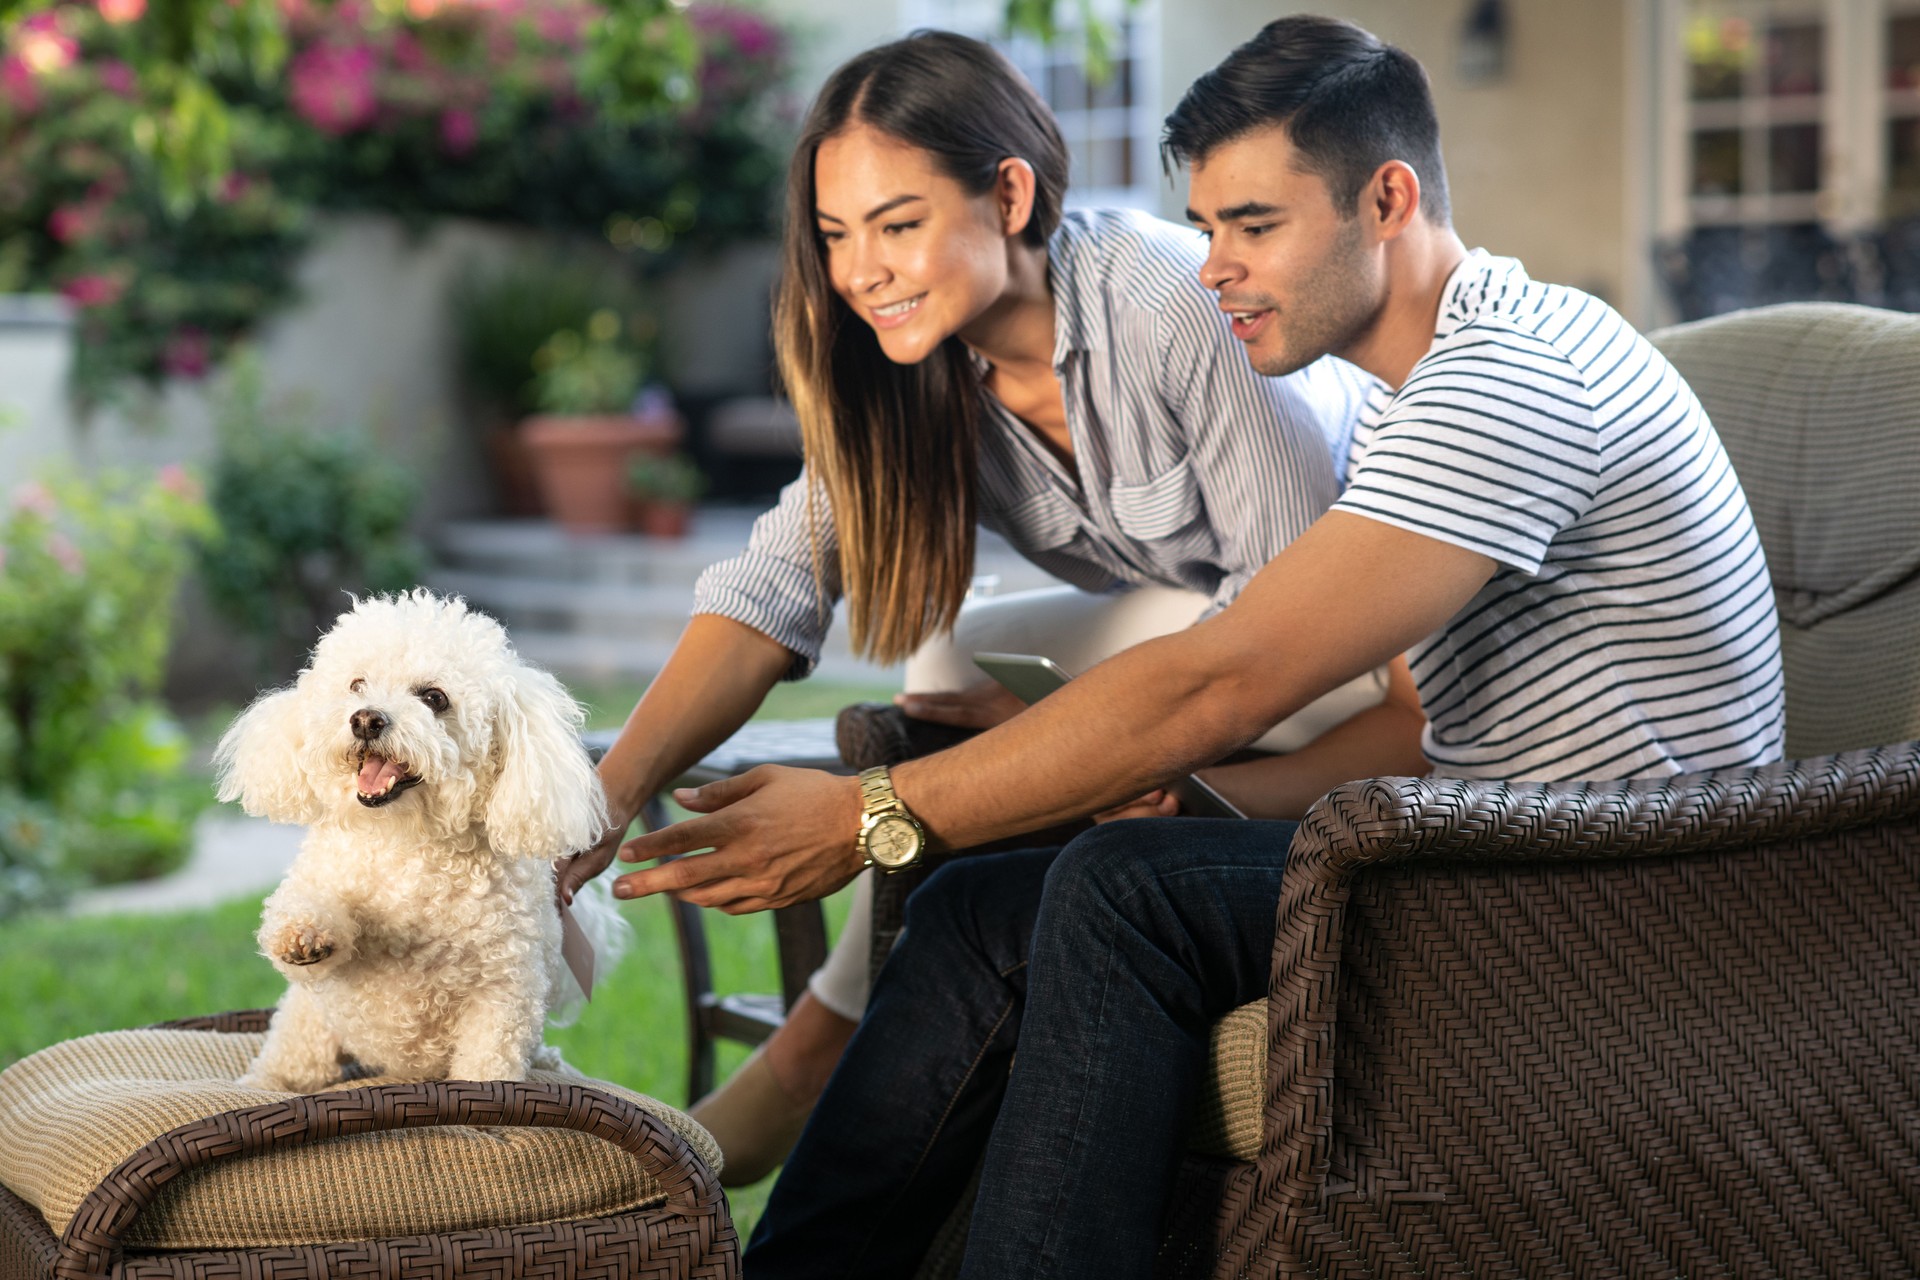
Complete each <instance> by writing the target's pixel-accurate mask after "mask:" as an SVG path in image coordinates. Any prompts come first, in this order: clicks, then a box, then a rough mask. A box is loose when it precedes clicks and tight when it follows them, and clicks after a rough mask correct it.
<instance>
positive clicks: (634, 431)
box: [520, 309, 684, 533]
mask: <svg viewBox="0 0 1920 1280" xmlns="http://www.w3.org/2000/svg"><path fill="white" fill-rule="evenodd" d="M533 365H534V371H535V372H534V380H533V397H534V403H535V405H536V406H538V408H539V410H540V412H539V414H537V415H536V416H534V417H532V418H529V419H528V420H527V421H526V422H525V423H523V424H522V425H521V428H520V434H521V438H522V439H523V440H524V441H525V442H526V445H527V449H528V450H529V451H530V452H531V453H532V454H533V460H534V468H535V472H536V474H537V475H538V476H539V479H540V491H541V494H542V495H543V496H544V497H545V498H546V502H547V509H548V510H549V511H551V512H552V513H553V516H554V518H555V519H556V520H558V521H559V522H560V523H561V525H563V526H564V527H565V528H566V529H567V531H568V532H570V533H612V532H616V531H618V530H621V529H623V528H625V527H626V523H627V466H628V464H629V463H630V462H631V461H632V460H633V459H634V458H636V457H638V456H642V455H646V454H655V455H664V454H668V453H671V452H673V450H674V449H675V447H677V446H678V445H679V443H680V440H681V437H682V435H683V434H684V428H683V427H682V425H681V422H680V417H679V415H678V414H676V413H674V412H673V410H672V408H671V407H669V406H667V405H665V404H663V403H661V402H660V401H659V400H657V399H654V398H648V399H647V400H645V401H643V402H641V405H640V411H639V412H636V409H635V400H636V397H638V395H639V391H640V383H641V380H642V378H643V377H644V376H645V373H646V366H645V362H644V361H643V360H642V358H641V355H640V352H639V351H638V349H636V348H635V347H634V346H633V345H632V344H631V343H629V342H625V341H623V340H622V338H621V325H620V317H619V316H617V315H616V314H614V312H613V311H612V310H610V309H605V310H600V311H596V312H594V313H593V315H592V316H591V317H590V318H589V319H588V321H587V324H586V331H585V333H581V332H578V331H576V330H573V329H562V330H560V331H559V332H558V333H556V334H554V335H553V336H552V337H551V338H549V339H547V341H546V342H545V343H544V344H543V345H542V346H541V348H540V350H539V351H538V352H537V353H535V355H534V358H533Z"/></svg>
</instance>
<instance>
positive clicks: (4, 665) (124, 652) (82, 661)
mask: <svg viewBox="0 0 1920 1280" xmlns="http://www.w3.org/2000/svg"><path fill="white" fill-rule="evenodd" d="M213 529H214V526H213V518H212V515H211V513H210V512H209V510H208V507H207V504H206V501H205V500H204V498H203V497H202V495H201V493H200V488H199V485H198V483H197V482H196V481H195V480H194V479H193V478H192V477H191V476H190V475H188V474H187V473H186V472H184V471H183V470H181V469H180V468H178V467H171V468H165V469H163V470H162V472H161V473H160V474H159V475H158V476H150V477H134V476H129V475H114V476H107V477H104V478H100V479H94V480H81V479H77V478H65V479H59V480H56V481H54V482H52V483H38V482H35V483H29V484H24V485H21V486H19V487H18V488H16V489H15V490H14V491H13V492H12V493H11V494H0V919H4V918H5V917H6V915H7V914H8V913H9V912H10V911H11V910H15V909H19V908H21V907H23V906H27V905H32V904H33V903H35V902H38V901H41V900H44V899H45V898H46V897H47V896H49V895H50V894H51V893H52V892H54V891H55V890H56V889H57V888H58V887H59V886H60V884H61V883H63V882H68V881H75V880H82V879H113V878H128V877H131V876H135V875H139V874H152V873H153V872H154V871H156V870H157V869H161V868H164V867H165V866H167V865H170V864H172V863H175V862H177V861H178V859H179V857H180V856H181V855H182V853H183V851H184V849H185V847H186V840H187V836H188V828H189V825H190V823H191V820H192V817H193V814H194V812H195V805H194V802H193V801H192V799H191V796H190V795H189V794H188V793H187V792H186V791H185V790H183V788H182V787H181V786H180V785H178V784H177V782H176V780H177V779H178V778H179V776H180V770H181V767H182V765H183V764H184V757H185V748H184V744H183V742H182V740H181V736H180V733H179V731H178V730H177V729H176V728H174V727H173V725H172V722H171V721H170V720H169V719H168V718H167V717H166V715H165V713H164V711H162V710H161V708H160V706H159V704H158V703H157V702H156V701H155V693H156V691H157V689H158V687H159V683H160V676H161V669H162V664H163V662H164V661H165V658H166V653H167V639H168V634H169V631H170V630H171V623H172V619H173V598H174V595H175V592H176V591H177V589H178V587H179V584H180V581H181V578H182V576H183V575H184V574H185V572H186V570H187V568H188V566H189V564H190V563H191V562H192V557H193V556H194V554H195V548H196V546H197V545H199V544H201V543H203V542H205V541H206V540H208V539H209V538H211V537H212V536H213ZM201 789H203V788H198V787H195V788H194V790H196V791H197V790H201Z"/></svg>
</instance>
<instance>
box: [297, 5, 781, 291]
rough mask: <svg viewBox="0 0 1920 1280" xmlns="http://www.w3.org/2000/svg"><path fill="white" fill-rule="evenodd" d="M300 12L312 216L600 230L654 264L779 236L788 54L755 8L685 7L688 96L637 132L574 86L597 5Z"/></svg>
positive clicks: (303, 166) (305, 177)
mask: <svg viewBox="0 0 1920 1280" xmlns="http://www.w3.org/2000/svg"><path fill="white" fill-rule="evenodd" d="M295 2H296V3H297V7H296V8H294V9H292V10H290V13H291V15H292V20H291V23H290V30H291V34H292V38H293V42H294V47H295V49H296V52H295V54H294V56H293V59H292V62H291V64H290V66H289V70H288V75H287V90H286V103H287V106H288V108H289V109H290V112H291V114H292V116H293V117H294V118H295V121H296V127H295V129H294V131H293V141H292V145H291V147H290V162H289V164H288V165H287V166H286V167H285V169H284V172H285V175H286V179H285V180H286V181H288V182H289V183H294V182H296V175H297V182H298V187H299V190H300V191H301V192H302V194H303V195H305V196H307V197H308V198H310V199H312V200H313V201H314V202H315V203H316V204H321V205H332V206H336V207H354V208H378V209H386V210H390V211H392V212H395V213H398V214H401V215H403V216H406V217H409V218H412V219H415V220H423V219H426V218H431V217H435V216H440V215H444V214H464V215H466V216H469V217H478V218H488V219H495V220H500V221H507V222H515V223H522V224H527V225H532V226H540V227H548V228H553V229H557V230H566V231H579V232H586V233H589V234H593V235H604V236H606V237H607V238H609V239H610V240H611V241H612V242H613V244H614V245H615V246H616V247H618V248H621V249H623V250H627V251H629V252H631V253H633V254H635V256H636V259H637V260H638V263H639V265H641V266H642V267H643V268H644V267H649V266H653V265H657V264H658V263H659V262H662V261H665V260H666V258H665V256H664V255H667V254H669V253H670V251H672V250H674V249H679V248H712V247H715V246H718V245H721V244H725V243H727V242H729V241H732V240H736V239H739V238H742V237H745V236H752V235H758V234H763V233H764V232H766V231H767V230H768V229H769V227H770V225H771V217H772V212H773V206H774V190H775V187H776V184H777V183H778V181H779V177H780V174H781V171H782V168H783V165H784V163H785V151H786V140H787V139H786V135H787V133H788V131H789V130H790V128H791V125H792V120H793V115H794V109H793V103H792V101H791V99H790V98H789V97H788V95H787V91H786V88H785V85H786V82H787V78H788V48H787V40H786V37H785V35H784V33H782V32H781V31H780V30H779V29H778V28H777V27H775V26H773V25H772V24H771V23H770V22H768V21H767V20H766V19H765V18H763V17H760V16H758V15H756V14H754V13H751V12H750V11H748V10H746V9H742V8H737V7H733V6H729V5H723V4H694V5H692V6H691V7H690V8H689V9H688V10H687V18H688V20H689V25H690V26H691V29H692V31H693V34H694V38H695V41H696V43H697V45H698V50H699V56H698V59H697V62H696V74H695V84H694V85H693V86H692V88H693V91H694V92H693V95H692V97H691V98H690V100H689V101H688V103H687V104H686V105H685V106H684V107H680V108H674V109H669V110H661V111H655V112H653V113H651V114H649V115H646V116H643V117H642V118H640V119H639V120H637V121H633V120H626V119H619V120H616V119H613V118H609V117H607V116H606V115H604V114H603V113H602V112H600V111H599V109H598V108H597V107H596V105H595V102H594V100H593V99H592V98H591V97H589V96H588V95H586V94H585V93H584V92H583V90H582V88H581V85H580V60H581V57H582V53H583V50H584V49H585V47H586V44H587V40H588V31H589V28H590V27H591V25H592V24H593V23H594V22H595V21H596V19H597V18H598V16H599V10H598V9H597V8H596V6H595V5H594V4H592V3H591V2H590V0H464V2H456V0H409V3H408V5H407V6H406V10H407V16H406V17H404V18H401V19H398V20H395V21H390V22H378V21H373V20H371V19H370V17H369V14H370V13H371V12H372V11H371V10H370V9H369V8H368V6H367V0H339V2H338V3H336V4H332V5H322V4H318V3H308V2H307V0H295Z"/></svg>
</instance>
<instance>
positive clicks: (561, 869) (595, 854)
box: [553, 813, 632, 907]
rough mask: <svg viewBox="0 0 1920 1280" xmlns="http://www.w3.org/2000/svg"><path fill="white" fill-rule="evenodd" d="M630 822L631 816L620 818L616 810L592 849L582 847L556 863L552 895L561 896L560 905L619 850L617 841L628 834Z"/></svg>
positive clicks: (568, 901)
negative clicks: (577, 851) (604, 831)
mask: <svg viewBox="0 0 1920 1280" xmlns="http://www.w3.org/2000/svg"><path fill="white" fill-rule="evenodd" d="M631 824H632V819H631V818H625V819H623V818H622V817H621V816H620V815H619V814H617V813H616V814H614V815H613V821H612V823H611V824H610V825H609V826H608V827H607V831H606V834H605V835H603V836H601V837H600V840H599V843H597V844H595V845H594V846H593V847H592V848H591V849H582V850H581V851H580V852H579V853H576V854H574V855H573V856H572V857H571V858H562V859H561V860H560V861H559V862H558V863H557V864H555V870H556V873H557V874H556V875H555V877H554V886H553V887H554V896H555V897H556V898H558V899H559V900H560V905H561V906H563V907H570V906H572V905H573V895H574V894H576V893H578V892H580V890H581V889H583V888H585V887H586V884H587V882H588V881H589V880H591V879H593V878H594V877H595V876H597V875H599V874H600V873H601V872H602V871H605V870H606V869H607V868H608V867H609V866H611V865H612V863H613V855H614V854H616V853H618V852H619V851H620V842H621V841H622V840H624V839H626V838H627V827H628V826H630V825H631Z"/></svg>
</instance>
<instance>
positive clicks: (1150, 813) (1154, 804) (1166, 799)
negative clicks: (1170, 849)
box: [1093, 787, 1180, 822]
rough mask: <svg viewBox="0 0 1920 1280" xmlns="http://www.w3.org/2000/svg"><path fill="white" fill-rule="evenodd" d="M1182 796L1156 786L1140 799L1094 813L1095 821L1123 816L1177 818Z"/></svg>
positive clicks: (1112, 819) (1113, 819)
mask: <svg viewBox="0 0 1920 1280" xmlns="http://www.w3.org/2000/svg"><path fill="white" fill-rule="evenodd" d="M1179 816H1180V798H1179V797H1178V796H1176V795H1174V794H1173V792H1171V791H1168V790H1166V789H1165V788H1164V787H1156V788H1154V789H1153V790H1152V791H1149V792H1147V794H1145V795H1143V796H1141V797H1140V798H1139V799H1138V800H1129V801H1128V802H1127V803H1125V804H1120V805H1115V806H1114V807H1113V808H1111V809H1102V810H1101V811H1100V812H1099V813H1096V814H1094V815H1093V820H1094V821H1095V822H1118V821H1120V820H1121V819H1122V818H1177V817H1179Z"/></svg>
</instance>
